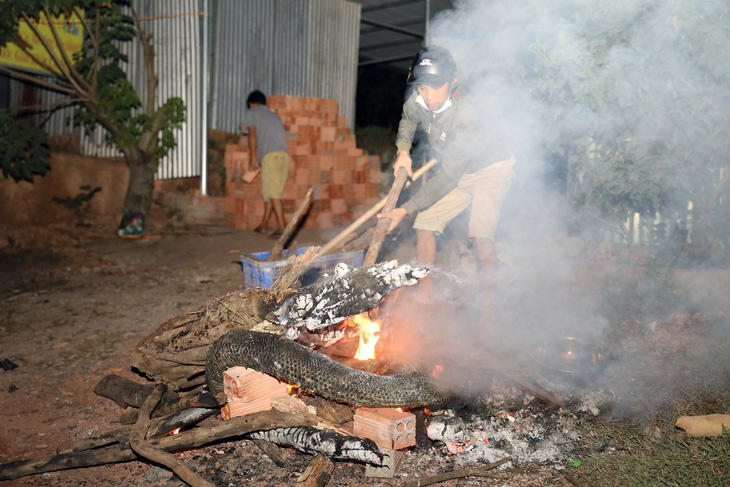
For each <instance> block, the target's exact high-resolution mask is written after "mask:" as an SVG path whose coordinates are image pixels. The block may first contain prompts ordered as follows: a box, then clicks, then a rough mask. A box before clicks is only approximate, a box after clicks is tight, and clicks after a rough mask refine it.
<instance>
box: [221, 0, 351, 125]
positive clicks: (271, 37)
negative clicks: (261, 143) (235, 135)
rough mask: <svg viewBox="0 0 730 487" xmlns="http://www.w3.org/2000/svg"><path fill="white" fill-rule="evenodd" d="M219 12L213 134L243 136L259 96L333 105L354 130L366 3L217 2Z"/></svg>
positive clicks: (326, 0) (295, 0)
mask: <svg viewBox="0 0 730 487" xmlns="http://www.w3.org/2000/svg"><path fill="white" fill-rule="evenodd" d="M214 5H215V6H216V8H215V15H214V18H213V23H214V27H213V32H214V34H213V35H214V38H213V39H212V44H213V47H212V49H213V52H212V60H211V62H212V65H213V69H212V72H211V80H210V82H211V95H210V101H211V105H210V117H211V122H210V126H211V127H212V128H216V129H219V130H225V131H228V132H238V131H239V130H240V124H241V122H242V121H243V118H244V116H245V110H246V97H247V96H248V93H250V92H251V91H252V90H254V89H259V90H261V91H263V92H264V93H265V94H266V95H272V94H273V95H294V96H302V97H316V98H334V99H336V100H338V102H339V111H340V115H344V116H345V117H347V123H348V124H349V126H350V128H353V127H354V121H355V89H356V84H357V51H358V47H359V38H360V4H357V3H353V2H346V1H341V0H267V1H266V0H218V1H216V2H214Z"/></svg>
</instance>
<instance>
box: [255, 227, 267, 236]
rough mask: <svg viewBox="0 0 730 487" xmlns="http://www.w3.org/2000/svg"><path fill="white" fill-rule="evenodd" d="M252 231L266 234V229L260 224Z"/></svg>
mask: <svg viewBox="0 0 730 487" xmlns="http://www.w3.org/2000/svg"><path fill="white" fill-rule="evenodd" d="M254 232H256V233H260V234H261V235H266V229H265V228H261V226H260V225H259V226H258V227H256V228H255V229H254Z"/></svg>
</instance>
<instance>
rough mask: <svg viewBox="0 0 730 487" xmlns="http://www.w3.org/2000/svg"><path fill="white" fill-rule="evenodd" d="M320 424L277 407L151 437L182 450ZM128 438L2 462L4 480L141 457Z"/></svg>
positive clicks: (154, 442) (0, 471) (159, 444)
mask: <svg viewBox="0 0 730 487" xmlns="http://www.w3.org/2000/svg"><path fill="white" fill-rule="evenodd" d="M314 424H316V420H315V419H312V417H304V416H301V415H292V414H289V413H284V412H281V411H278V410H276V409H271V410H269V411H263V412H260V413H254V414H249V415H247V416H245V417H240V418H231V419H229V420H228V421H225V422H221V423H219V424H216V425H213V426H209V427H205V428H194V429H192V430H189V431H182V432H181V433H179V434H177V435H168V436H164V437H162V438H159V439H153V440H150V441H149V443H150V445H152V446H153V447H156V448H160V449H162V450H165V451H178V450H183V449H186V448H197V447H200V446H204V445H208V444H211V443H216V442H219V441H222V440H228V439H233V438H240V437H242V436H243V435H245V434H247V433H251V432H252V431H261V430H267V429H272V428H283V427H286V426H311V425H314ZM138 458H139V457H138V456H137V455H136V454H135V453H134V451H133V450H132V448H131V447H130V446H129V443H128V442H125V443H124V444H121V445H117V446H113V447H109V448H102V449H98V450H91V451H84V452H74V453H64V454H60V455H52V456H48V457H43V458H35V459H31V460H20V461H16V462H10V463H6V464H3V465H0V480H12V479H17V478H20V477H25V476H27V475H34V474H39V473H45V472H55V471H58V470H68V469H72V468H81V467H94V466H98V465H106V464H110V463H122V462H130V461H132V460H137V459H138Z"/></svg>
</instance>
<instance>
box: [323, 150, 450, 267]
mask: <svg viewBox="0 0 730 487" xmlns="http://www.w3.org/2000/svg"><path fill="white" fill-rule="evenodd" d="M435 165H436V159H431V160H430V161H428V162H427V163H426V164H424V165H423V166H421V167H420V168H419V169H418V170H417V171H416V172H414V173H413V177H412V178H411V179H412V180H413V181H417V180H418V179H419V178H420V177H421V176H423V174H424V173H425V172H426V171H428V170H429V169H431V168H432V167H433V166H435ZM408 186H410V184H406V185H405V187H406V188H407V187H408ZM387 200H388V197H387V196H386V197H385V198H383V199H382V200H380V201H378V202H377V203H375V205H374V206H373V207H372V208H370V209H369V210H368V211H367V212H365V214H363V215H362V216H361V217H360V218H358V219H357V220H355V221H354V222H352V223H351V224H350V226H349V227H347V228H345V229H344V230H343V231H342V232H340V233H339V235H337V236H336V237H335V238H333V239H332V240H330V241H329V242H327V244H326V245H325V246H324V247H322V250H321V251H320V253H319V255H326V254H327V253H328V252H330V251H331V250H332V249H335V248H337V246H338V245H340V243H341V242H342V241H343V240H345V239H346V238H347V237H348V236H349V235H350V234H351V233H352V232H354V231H355V230H357V229H358V228H360V227H361V226H362V224H363V223H365V222H366V221H368V220H369V219H370V218H371V217H373V216H375V215H376V214H378V212H379V211H380V210H381V209H382V208H383V207H384V206H385V203H386V201H387Z"/></svg>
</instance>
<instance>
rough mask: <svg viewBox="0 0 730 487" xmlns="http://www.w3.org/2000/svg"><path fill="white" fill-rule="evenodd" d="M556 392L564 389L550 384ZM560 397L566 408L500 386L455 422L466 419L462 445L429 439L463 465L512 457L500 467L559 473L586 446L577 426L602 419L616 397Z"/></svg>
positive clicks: (568, 393) (585, 393)
mask: <svg viewBox="0 0 730 487" xmlns="http://www.w3.org/2000/svg"><path fill="white" fill-rule="evenodd" d="M556 387H558V388H559V387H560V386H555V385H554V384H551V385H550V388H549V390H551V392H554V391H555V390H556ZM558 390H559V389H558ZM555 396H556V397H557V398H558V399H561V400H563V401H564V402H565V403H566V406H565V407H560V406H557V405H554V404H546V403H543V402H540V401H539V400H538V399H537V398H535V397H534V396H531V395H530V394H527V393H525V392H523V391H521V390H520V389H517V388H513V387H511V386H508V385H502V384H497V383H496V381H495V387H494V388H493V389H492V390H491V391H490V393H489V394H488V395H484V396H480V397H478V398H477V399H476V400H475V401H473V403H474V405H473V406H471V407H470V410H466V411H464V412H461V413H460V414H458V418H456V419H459V418H460V419H461V420H463V426H462V431H461V437H462V438H463V441H455V440H454V436H451V437H444V438H443V439H442V438H438V437H434V436H431V435H430V434H429V436H430V437H431V439H432V440H438V441H437V442H436V445H437V446H438V448H439V449H440V450H441V452H442V454H443V455H445V456H447V457H448V459H449V460H453V461H454V462H455V463H456V464H457V465H459V466H465V465H470V464H479V463H491V462H495V461H498V460H501V459H503V458H505V457H512V461H511V462H508V463H505V464H504V465H502V466H500V467H499V468H501V469H507V468H510V467H512V466H513V463H540V464H544V465H547V466H549V467H552V468H554V469H556V470H560V469H563V468H565V467H566V466H568V465H569V464H570V462H572V461H573V460H575V459H576V457H577V456H579V450H580V449H581V447H582V446H583V445H582V439H583V437H582V435H581V433H580V432H579V429H578V427H577V425H578V422H579V421H580V420H581V419H582V418H584V417H591V416H598V415H599V414H600V413H601V406H602V405H604V404H607V403H609V402H610V400H611V397H610V394H608V393H604V392H597V391H592V390H588V389H578V388H570V389H568V388H566V389H565V390H562V391H560V390H559V392H558V393H555ZM440 414H446V415H453V414H454V413H453V412H452V411H448V412H442V413H440Z"/></svg>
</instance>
